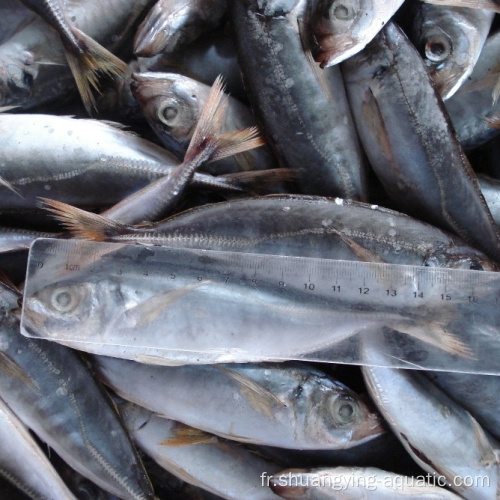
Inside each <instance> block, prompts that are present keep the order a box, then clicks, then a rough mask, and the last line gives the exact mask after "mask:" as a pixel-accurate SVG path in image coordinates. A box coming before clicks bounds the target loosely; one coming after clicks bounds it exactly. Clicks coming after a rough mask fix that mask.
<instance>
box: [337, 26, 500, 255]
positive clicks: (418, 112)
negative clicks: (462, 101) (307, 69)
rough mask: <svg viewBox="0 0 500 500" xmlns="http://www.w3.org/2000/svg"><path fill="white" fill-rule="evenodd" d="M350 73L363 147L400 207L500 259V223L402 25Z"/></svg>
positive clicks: (389, 30)
mask: <svg viewBox="0 0 500 500" xmlns="http://www.w3.org/2000/svg"><path fill="white" fill-rule="evenodd" d="M342 70H343V74H344V77H345V78H344V79H345V82H346V88H347V93H348V97H349V102H350V105H351V108H352V110H353V116H354V117H355V120H356V125H357V127H358V133H359V136H360V139H361V142H362V144H363V146H364V149H365V152H366V154H367V156H368V159H369V161H370V164H371V166H372V167H373V169H374V172H375V173H376V175H377V177H378V179H379V180H380V182H381V183H382V185H383V187H384V189H385V190H386V192H387V194H388V196H389V197H390V198H391V199H392V200H394V202H395V204H396V206H397V208H398V209H399V210H402V211H404V212H406V213H409V214H410V215H414V216H415V217H418V218H419V219H422V220H425V221H427V222H430V223H432V224H435V225H437V226H439V227H441V228H442V229H445V230H448V231H452V232H454V233H455V234H456V235H458V236H460V237H461V238H462V239H463V240H464V241H466V242H468V243H469V244H471V245H473V246H475V247H477V248H479V249H481V250H482V251H483V252H485V253H486V254H488V255H489V256H490V258H492V259H495V260H497V261H499V262H500V233H499V230H498V226H497V225H496V224H495V222H494V221H493V218H492V216H491V213H490V211H489V210H488V207H487V205H486V202H485V201H484V198H483V196H482V194H481V191H480V188H479V183H478V181H477V178H476V175H475V173H474V171H473V170H472V167H471V166H470V164H469V162H468V160H467V158H466V157H465V154H464V153H463V151H462V149H461V147H460V144H459V143H458V141H457V138H456V136H455V134H454V132H453V129H452V126H451V124H450V122H449V118H448V115H447V113H446V111H445V110H444V109H443V104H442V101H441V98H440V96H439V95H438V94H437V92H436V90H435V88H434V87H433V85H432V83H431V81H430V77H429V75H428V73H427V71H426V69H425V66H424V64H423V62H422V59H421V58H420V56H419V55H418V53H417V51H416V50H415V48H414V47H413V46H412V45H411V43H410V42H409V40H408V39H407V38H406V36H405V35H404V33H403V32H402V31H401V30H400V28H399V27H398V26H397V25H395V24H394V23H393V22H392V21H391V23H389V24H387V25H386V26H385V27H384V29H383V30H382V31H381V32H380V34H379V35H378V36H377V37H376V38H375V39H374V40H373V41H372V42H371V44H369V45H368V46H367V47H366V48H365V50H364V51H362V52H360V53H359V54H357V55H356V56H353V57H352V58H350V59H348V60H347V61H345V62H344V63H342ZM409 151H411V154H409V153H408V152H409ZM464 206H466V207H467V210H464Z"/></svg>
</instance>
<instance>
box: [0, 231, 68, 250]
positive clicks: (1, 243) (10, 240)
mask: <svg viewBox="0 0 500 500" xmlns="http://www.w3.org/2000/svg"><path fill="white" fill-rule="evenodd" d="M59 235H60V233H51V232H47V231H32V230H27V229H19V228H11V227H1V226H0V253H4V252H15V251H18V250H28V249H29V247H30V245H31V243H32V242H33V241H35V240H36V239H37V238H56V237H58V236H59Z"/></svg>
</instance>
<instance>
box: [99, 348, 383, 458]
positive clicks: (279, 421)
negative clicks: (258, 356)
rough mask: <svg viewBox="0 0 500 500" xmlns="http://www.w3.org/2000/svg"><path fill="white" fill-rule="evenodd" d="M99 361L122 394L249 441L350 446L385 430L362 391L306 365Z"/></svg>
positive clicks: (101, 371) (308, 446)
mask: <svg viewBox="0 0 500 500" xmlns="http://www.w3.org/2000/svg"><path fill="white" fill-rule="evenodd" d="M94 364H95V366H96V370H97V372H98V376H99V377H100V378H101V380H102V381H103V382H104V383H105V384H106V385H108V386H110V387H111V388H112V389H113V391H114V392H116V393H117V394H118V395H119V396H120V397H122V398H123V399H126V400H127V401H131V402H133V403H135V404H138V405H139V406H142V407H144V408H147V409H149V410H150V411H153V412H155V413H158V414H159V415H162V416H164V417H167V418H170V419H172V420H177V421H180V422H183V423H184V424H186V425H189V426H191V427H194V428H196V429H200V430H203V431H206V432H209V433H211V434H216V435H218V436H221V437H224V438H226V439H232V440H235V441H241V442H243V443H252V444H266V445H268V446H279V447H281V448H291V449H339V448H340V449H344V448H350V447H352V446H355V445H356V444H361V443H363V442H366V441H369V440H371V439H373V438H375V437H376V436H378V435H380V434H382V433H383V432H384V428H383V424H382V421H381V420H380V418H379V416H378V414H377V413H376V412H373V411H372V410H371V409H370V408H369V407H368V405H367V404H366V403H365V402H364V401H363V400H362V399H361V398H360V397H359V395H357V394H356V393H355V392H353V391H352V390H351V389H349V388H348V387H346V386H345V385H343V384H341V383H340V382H338V381H336V380H334V379H332V378H330V377H328V376H327V375H326V374H325V373H323V372H321V371H320V370H317V369H315V368H313V367H311V366H308V365H306V364H303V365H299V364H295V365H283V364H270V363H268V364H260V365H259V364H257V365H256V364H243V365H238V364H231V365H215V366H210V365H207V366H175V367H166V366H150V365H145V364H141V363H136V362H133V361H125V360H119V359H114V358H106V357H103V356H98V357H94ZM124 374H127V376H126V377H125V376H124ZM146 388H147V389H146ZM160 395H161V396H160Z"/></svg>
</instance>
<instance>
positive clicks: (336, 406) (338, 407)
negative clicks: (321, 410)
mask: <svg viewBox="0 0 500 500" xmlns="http://www.w3.org/2000/svg"><path fill="white" fill-rule="evenodd" d="M331 412H332V416H333V418H334V419H335V421H336V422H337V423H338V424H340V425H344V424H350V423H352V422H354V420H356V418H357V417H358V413H359V404H358V403H357V401H355V400H354V399H353V398H352V397H351V396H347V395H343V396H339V397H338V398H336V399H335V400H334V401H333V403H332V405H331Z"/></svg>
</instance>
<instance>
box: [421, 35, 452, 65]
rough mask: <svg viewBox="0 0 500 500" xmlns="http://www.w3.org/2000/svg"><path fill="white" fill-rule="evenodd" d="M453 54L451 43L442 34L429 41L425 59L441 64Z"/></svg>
mask: <svg viewBox="0 0 500 500" xmlns="http://www.w3.org/2000/svg"><path fill="white" fill-rule="evenodd" d="M450 54H451V42H450V40H449V39H448V38H447V37H445V36H444V35H442V34H436V35H433V36H431V37H429V38H428V39H427V42H426V44H425V57H426V58H427V59H428V60H429V61H432V62H441V61H444V60H445V59H446V58H448V57H449V56H450Z"/></svg>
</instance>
